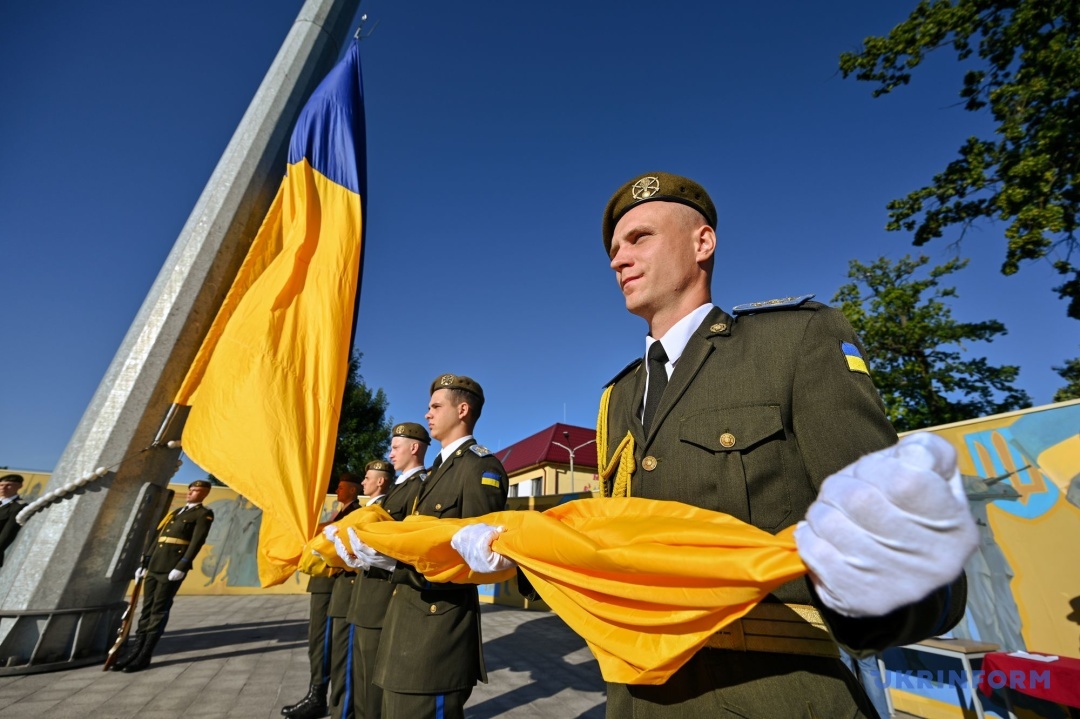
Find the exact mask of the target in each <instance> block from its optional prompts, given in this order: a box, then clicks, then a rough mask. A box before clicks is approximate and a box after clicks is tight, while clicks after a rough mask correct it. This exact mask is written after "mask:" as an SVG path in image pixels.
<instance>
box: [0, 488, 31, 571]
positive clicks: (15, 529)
mask: <svg viewBox="0 0 1080 719" xmlns="http://www.w3.org/2000/svg"><path fill="white" fill-rule="evenodd" d="M25 506H26V502H24V501H22V500H21V499H19V498H18V497H16V498H15V499H13V500H11V501H10V502H8V503H7V504H5V505H3V506H2V507H0V567H2V566H4V553H5V552H6V551H7V548H8V547H10V546H11V543H12V542H14V541H15V536H16V535H17V534H18V533H19V530H20V529H21V527H20V526H19V523H18V522H16V521H15V517H16V516H17V515H18V514H19V512H21V511H22V509H23V507H25Z"/></svg>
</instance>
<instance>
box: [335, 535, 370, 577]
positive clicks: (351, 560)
mask: <svg viewBox="0 0 1080 719" xmlns="http://www.w3.org/2000/svg"><path fill="white" fill-rule="evenodd" d="M333 542H334V549H335V550H336V551H337V555H338V556H339V557H341V561H343V562H345V566H347V567H349V568H350V569H367V567H365V566H364V564H363V562H362V561H361V560H360V558H359V557H356V556H354V555H353V553H352V552H350V551H349V550H348V549H347V548H346V547H345V542H343V541H341V536H340V535H338V534H337V533H336V532H335V533H334V539H333Z"/></svg>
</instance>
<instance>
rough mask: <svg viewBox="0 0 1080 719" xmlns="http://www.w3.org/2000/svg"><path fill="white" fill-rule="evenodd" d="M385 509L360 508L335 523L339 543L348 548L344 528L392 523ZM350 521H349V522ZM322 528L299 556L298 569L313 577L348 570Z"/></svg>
mask: <svg viewBox="0 0 1080 719" xmlns="http://www.w3.org/2000/svg"><path fill="white" fill-rule="evenodd" d="M393 519H394V518H393V517H391V516H390V515H389V514H388V513H387V511H386V510H385V509H383V508H382V507H381V506H380V505H378V504H373V505H371V506H369V507H361V508H360V509H358V510H356V511H355V512H351V513H349V514H348V515H347V516H346V517H345V518H344V519H342V520H340V521H338V522H335V523H334V524H333V526H335V527H337V528H338V531H339V532H340V533H341V541H342V542H344V543H345V546H346V547H348V546H349V538H348V536H347V535H346V534H345V528H346V527H354V528H355V527H360V526H362V525H365V524H370V523H371V522H385V521H393ZM350 520H351V521H350ZM322 530H323V528H322V527H319V530H318V531H317V532H315V536H314V537H312V538H311V539H310V540H308V543H307V544H305V545H304V551H303V552H301V554H300V566H299V567H298V569H299V570H300V571H301V572H303V573H304V574H310V575H312V576H314V577H325V576H329V575H330V574H332V573H333V571H334V570H335V569H348V568H349V567H348V565H346V564H345V562H344V561H343V560H342V559H341V557H340V556H338V553H337V549H335V548H334V543H333V542H331V541H330V540H329V539H327V538H326V535H325V534H324V533H323V531H322Z"/></svg>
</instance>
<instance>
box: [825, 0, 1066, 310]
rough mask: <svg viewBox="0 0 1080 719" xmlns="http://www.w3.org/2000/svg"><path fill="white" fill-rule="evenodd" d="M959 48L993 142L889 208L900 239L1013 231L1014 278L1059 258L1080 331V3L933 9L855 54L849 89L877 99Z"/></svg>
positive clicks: (1058, 0) (959, 1)
mask: <svg viewBox="0 0 1080 719" xmlns="http://www.w3.org/2000/svg"><path fill="white" fill-rule="evenodd" d="M945 47H952V49H953V50H954V51H955V52H956V54H957V57H958V59H959V60H960V61H961V62H962V63H964V64H965V66H966V73H965V75H964V81H963V87H962V89H961V90H960V97H961V98H962V100H963V104H964V107H965V109H967V110H970V111H973V112H979V111H986V110H987V109H988V110H989V112H990V114H991V115H992V116H993V118H994V121H995V122H996V123H997V127H996V131H995V134H994V136H993V137H992V138H978V137H970V138H968V140H967V142H965V143H964V145H963V146H962V147H961V148H960V154H959V157H958V158H957V159H955V160H953V161H952V162H950V163H949V164H948V166H947V167H946V168H945V170H944V172H942V173H940V174H938V175H935V176H934V179H933V182H932V183H931V184H929V185H927V186H926V187H923V188H921V189H919V190H916V191H914V192H912V193H911V194H909V195H908V196H907V197H904V198H902V199H898V200H893V201H892V202H890V203H889V205H888V209H889V217H890V220H889V223H888V225H887V228H888V229H889V230H906V231H909V232H910V231H914V233H915V239H914V241H915V244H916V245H923V244H924V243H926V242H928V241H929V240H932V239H934V238H937V237H942V236H943V235H944V233H945V230H946V229H947V228H950V227H956V228H958V230H959V235H958V237H962V236H963V233H964V230H966V229H967V228H968V227H970V226H971V225H972V224H973V223H975V222H976V221H977V220H980V219H984V218H985V219H997V220H1001V221H1003V222H1007V223H1008V225H1007V227H1006V229H1005V237H1006V238H1007V239H1008V249H1007V251H1006V255H1005V262H1004V264H1003V265H1002V267H1001V271H1002V273H1003V274H1006V275H1011V274H1013V273H1015V272H1016V271H1017V270H1018V269H1019V267H1020V264H1021V263H1022V262H1025V261H1030V260H1036V259H1039V258H1043V257H1049V258H1050V259H1051V260H1052V262H1053V266H1054V268H1055V269H1056V270H1057V272H1058V273H1060V274H1061V275H1062V276H1063V278H1064V280H1063V283H1062V284H1061V285H1059V286H1058V287H1055V288H1054V290H1055V291H1057V292H1058V294H1059V296H1060V297H1062V298H1063V299H1067V300H1068V301H1069V304H1068V314H1069V316H1070V317H1075V318H1077V319H1080V264H1074V260H1073V259H1072V258H1073V257H1074V256H1075V255H1073V254H1072V253H1073V252H1075V251H1077V250H1078V249H1080V248H1078V244H1077V237H1076V230H1077V225H1078V210H1080V188H1078V187H1077V174H1078V171H1080V93H1078V89H1080V3H1078V2H1076V0H922V1H921V2H919V4H918V5H917V6H916V7H915V10H914V11H913V12H912V13H911V15H910V16H909V17H908V19H907V20H905V21H904V22H902V23H900V24H899V25H897V26H896V27H895V28H893V29H892V31H891V32H890V33H889V35H888V36H887V37H869V38H867V39H866V40H864V41H863V47H862V49H861V50H860V51H859V52H851V53H844V54H843V55H841V57H840V70H841V72H842V73H843V75H844V77H848V76H849V75H852V74H854V75H855V77H856V78H857V79H859V80H867V81H870V82H873V83H876V84H877V88H876V89H875V90H874V96H875V97H878V96H880V95H884V94H887V93H889V92H891V91H892V90H893V89H895V88H897V87H899V86H900V85H906V84H908V83H909V82H910V81H911V72H912V70H913V69H914V68H915V67H917V66H918V65H919V64H920V63H921V62H922V61H923V58H924V57H925V56H926V55H927V54H928V53H929V52H930V51H932V50H937V49H939V48H945Z"/></svg>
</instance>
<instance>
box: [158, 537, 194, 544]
mask: <svg viewBox="0 0 1080 719" xmlns="http://www.w3.org/2000/svg"><path fill="white" fill-rule="evenodd" d="M157 541H158V544H191V540H190V539H180V537H162V538H161V539H159V540H157Z"/></svg>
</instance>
